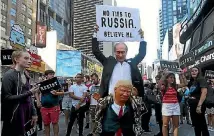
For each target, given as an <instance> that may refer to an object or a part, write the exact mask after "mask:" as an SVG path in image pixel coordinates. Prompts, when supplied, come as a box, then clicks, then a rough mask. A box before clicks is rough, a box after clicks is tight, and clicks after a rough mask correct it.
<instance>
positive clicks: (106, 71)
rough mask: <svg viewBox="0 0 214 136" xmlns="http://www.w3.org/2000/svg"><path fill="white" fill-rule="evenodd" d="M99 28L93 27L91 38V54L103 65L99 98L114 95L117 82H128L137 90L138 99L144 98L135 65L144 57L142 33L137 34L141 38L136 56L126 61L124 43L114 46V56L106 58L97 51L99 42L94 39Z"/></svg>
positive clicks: (126, 48)
mask: <svg viewBox="0 0 214 136" xmlns="http://www.w3.org/2000/svg"><path fill="white" fill-rule="evenodd" d="M98 30H99V27H98V26H97V27H95V32H94V35H93V38H92V52H93V54H94V55H95V57H96V59H97V60H98V61H99V62H100V63H101V64H102V65H103V73H102V79H101V84H100V92H99V94H100V97H101V98H103V97H105V96H107V95H109V94H113V93H114V86H115V84H116V83H117V81H119V80H130V81H132V84H133V86H134V87H135V88H137V90H138V94H139V96H140V97H143V96H144V87H143V80H142V76H141V74H140V71H139V69H138V67H137V65H138V64H139V63H140V62H141V61H142V60H143V58H144V57H145V55H146V45H147V43H146V42H145V41H144V40H143V31H142V30H140V31H139V34H140V35H141V37H142V41H141V42H140V46H139V52H138V54H137V55H136V56H135V57H134V58H131V59H129V60H127V59H126V56H127V52H128V47H127V45H126V44H125V43H117V44H115V46H114V56H109V57H106V56H104V55H103V53H102V52H101V51H100V50H99V42H98V41H97V38H96V33H97V31H98Z"/></svg>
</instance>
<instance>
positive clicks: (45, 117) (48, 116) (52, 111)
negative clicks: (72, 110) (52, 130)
mask: <svg viewBox="0 0 214 136" xmlns="http://www.w3.org/2000/svg"><path fill="white" fill-rule="evenodd" d="M40 111H41V115H42V121H43V123H44V125H50V123H52V124H57V123H58V122H59V113H60V107H59V106H55V107H52V108H45V107H42V108H41V110H40Z"/></svg>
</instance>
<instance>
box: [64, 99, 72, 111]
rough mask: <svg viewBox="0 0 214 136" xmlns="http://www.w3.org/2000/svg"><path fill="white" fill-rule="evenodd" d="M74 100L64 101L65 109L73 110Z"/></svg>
mask: <svg viewBox="0 0 214 136" xmlns="http://www.w3.org/2000/svg"><path fill="white" fill-rule="evenodd" d="M71 107H72V102H71V101H62V109H63V110H71Z"/></svg>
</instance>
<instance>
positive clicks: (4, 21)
mask: <svg viewBox="0 0 214 136" xmlns="http://www.w3.org/2000/svg"><path fill="white" fill-rule="evenodd" d="M6 21H7V18H6V16H4V15H1V22H2V23H6Z"/></svg>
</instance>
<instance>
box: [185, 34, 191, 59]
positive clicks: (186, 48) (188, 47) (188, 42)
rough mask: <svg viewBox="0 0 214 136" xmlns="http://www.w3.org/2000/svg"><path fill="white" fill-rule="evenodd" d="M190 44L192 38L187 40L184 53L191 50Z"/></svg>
mask: <svg viewBox="0 0 214 136" xmlns="http://www.w3.org/2000/svg"><path fill="white" fill-rule="evenodd" d="M190 44H191V38H190V39H189V40H187V42H186V44H185V50H184V55H185V54H187V53H189V50H190Z"/></svg>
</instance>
